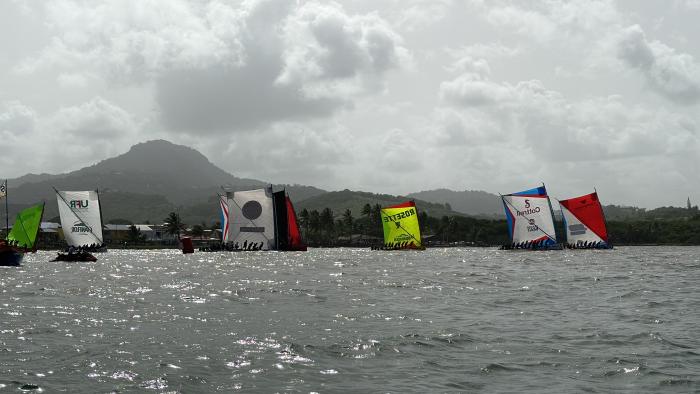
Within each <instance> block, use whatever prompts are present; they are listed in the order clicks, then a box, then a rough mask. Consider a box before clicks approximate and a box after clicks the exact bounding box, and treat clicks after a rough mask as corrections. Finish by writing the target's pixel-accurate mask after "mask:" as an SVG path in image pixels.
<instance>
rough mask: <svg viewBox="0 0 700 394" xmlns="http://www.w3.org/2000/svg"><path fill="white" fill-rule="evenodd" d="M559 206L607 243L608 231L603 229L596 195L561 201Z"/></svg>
mask: <svg viewBox="0 0 700 394" xmlns="http://www.w3.org/2000/svg"><path fill="white" fill-rule="evenodd" d="M559 204H561V205H563V206H564V208H566V209H568V210H569V212H571V214H572V215H574V216H575V217H576V219H578V220H580V221H581V223H583V224H584V225H586V227H588V228H589V229H591V231H593V233H595V235H597V236H599V237H600V239H602V240H603V241H605V242H608V231H607V230H606V228H605V218H604V217H603V207H602V206H601V205H600V201H598V193H595V192H594V193H591V194H586V195H585V196H581V197H575V198H570V199H568V200H562V201H559Z"/></svg>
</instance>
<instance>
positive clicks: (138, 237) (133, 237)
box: [129, 224, 146, 242]
mask: <svg viewBox="0 0 700 394" xmlns="http://www.w3.org/2000/svg"><path fill="white" fill-rule="evenodd" d="M145 238H146V237H145V236H144V235H143V234H141V230H139V229H138V227H136V226H134V225H133V224H132V225H131V226H129V241H131V242H138V241H143V240H144V239H145Z"/></svg>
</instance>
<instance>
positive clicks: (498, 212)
mask: <svg viewBox="0 0 700 394" xmlns="http://www.w3.org/2000/svg"><path fill="white" fill-rule="evenodd" d="M408 197H411V198H416V199H420V200H423V201H428V202H432V203H437V204H445V203H447V204H449V205H450V208H451V209H452V210H454V211H457V212H461V213H463V214H466V215H472V216H488V217H493V216H502V215H503V203H502V202H501V198H500V197H499V196H497V195H495V194H491V193H487V192H484V191H480V190H464V191H461V192H458V191H454V190H449V189H435V190H426V191H422V192H418V193H411V194H409V195H408Z"/></svg>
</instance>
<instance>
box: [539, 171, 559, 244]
mask: <svg viewBox="0 0 700 394" xmlns="http://www.w3.org/2000/svg"><path fill="white" fill-rule="evenodd" d="M542 188H543V189H544V192H545V193H546V194H547V204H549V215H550V216H551V217H552V227H553V228H554V238H553V239H552V241H554V243H555V244H556V243H557V226H556V222H555V220H554V209H552V200H550V199H549V193H547V187H546V186H545V185H544V182H542ZM562 216H563V215H562Z"/></svg>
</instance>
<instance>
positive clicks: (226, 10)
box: [20, 0, 408, 133]
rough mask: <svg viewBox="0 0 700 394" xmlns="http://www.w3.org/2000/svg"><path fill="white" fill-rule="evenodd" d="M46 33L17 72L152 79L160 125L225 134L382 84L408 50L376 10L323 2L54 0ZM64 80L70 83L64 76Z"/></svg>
mask: <svg viewBox="0 0 700 394" xmlns="http://www.w3.org/2000/svg"><path fill="white" fill-rule="evenodd" d="M47 7H48V10H49V13H48V14H49V18H50V25H51V26H52V27H53V28H54V30H53V31H54V32H55V36H54V38H53V40H52V42H51V44H50V45H49V46H47V47H46V48H45V49H44V50H43V51H42V52H41V53H40V54H39V55H38V56H36V57H34V58H32V59H30V60H27V61H25V62H24V63H23V64H22V66H21V67H20V70H21V71H22V72H25V73H31V72H34V71H36V70H38V69H41V68H46V67H57V68H59V69H68V70H72V69H76V68H77V69H83V70H90V71H91V72H93V73H96V74H97V75H101V76H102V77H103V78H105V79H107V80H108V81H110V82H112V83H114V84H119V85H123V86H128V85H130V84H142V83H145V82H152V83H154V84H155V89H156V99H157V104H158V107H159V110H160V114H161V116H162V120H163V123H164V124H165V126H166V127H168V128H171V129H175V130H179V131H184V132H191V133H192V132H196V133H201V132H202V131H212V132H226V131H230V130H236V129H250V128H255V127H258V126H265V125H268V124H271V123H274V122H276V121H284V120H294V119H309V118H317V117H325V116H329V115H330V114H332V113H333V112H334V111H337V110H338V109H340V108H343V107H346V106H349V105H351V103H352V100H353V99H354V98H355V97H357V96H358V95H360V96H361V95H364V94H367V93H372V92H377V91H380V90H381V89H383V86H384V82H383V81H384V75H385V74H386V73H387V72H388V71H390V70H392V69H396V68H398V67H400V66H401V64H402V62H403V61H404V59H405V58H406V57H407V56H408V55H407V50H406V49H405V48H404V47H403V45H402V41H401V37H400V36H399V35H398V34H397V33H395V32H394V31H393V30H392V28H391V27H390V26H389V25H388V23H386V22H385V21H384V20H382V19H381V18H380V17H379V16H378V15H377V14H375V13H369V14H364V15H350V14H348V13H347V12H346V11H345V10H344V9H343V7H341V6H340V5H338V4H336V3H328V2H323V3H321V2H314V1H311V2H303V3H301V4H300V5H294V3H292V2H289V1H286V0H253V1H245V2H243V3H242V4H238V5H233V4H231V3H228V2H222V1H206V2H189V1H177V0H174V1H168V2H165V3H163V2H158V1H139V2H135V3H123V2H121V1H117V0H111V1H105V2H102V3H99V4H98V5H97V6H95V5H94V4H93V3H92V2H80V1H69V0H63V1H60V2H56V3H50V4H49V5H48V6H47ZM69 75H70V77H69V76H64V77H63V82H64V83H67V84H70V83H80V82H81V80H80V79H79V78H78V77H77V76H75V75H74V74H69Z"/></svg>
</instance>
